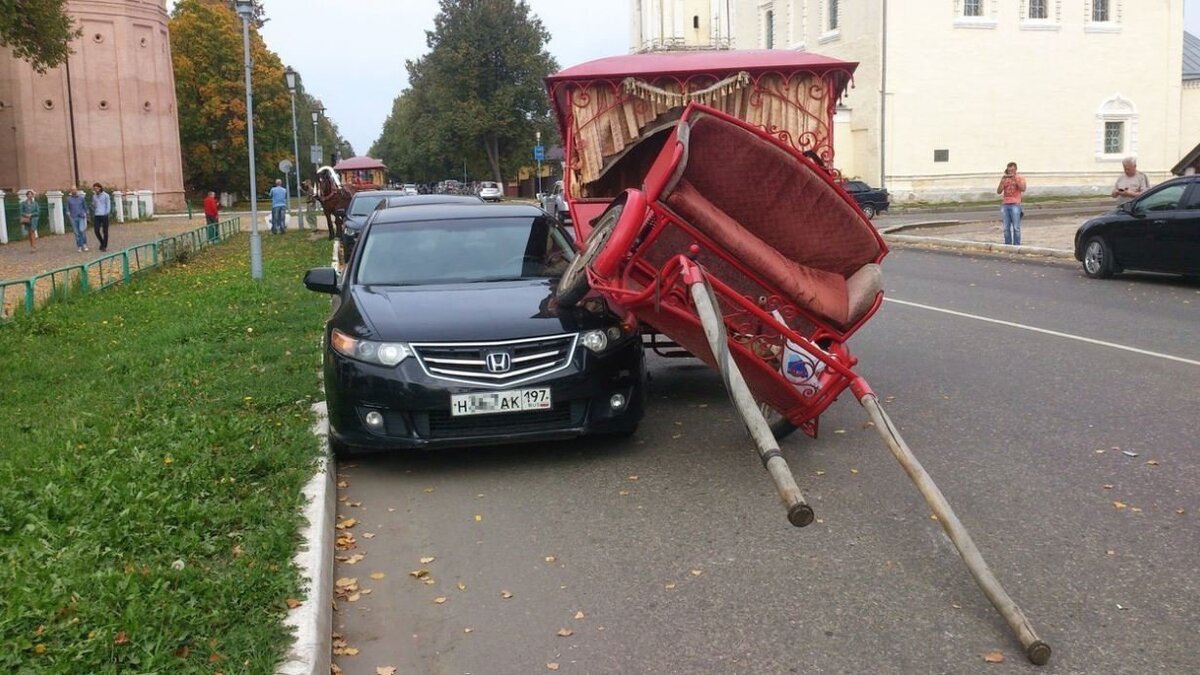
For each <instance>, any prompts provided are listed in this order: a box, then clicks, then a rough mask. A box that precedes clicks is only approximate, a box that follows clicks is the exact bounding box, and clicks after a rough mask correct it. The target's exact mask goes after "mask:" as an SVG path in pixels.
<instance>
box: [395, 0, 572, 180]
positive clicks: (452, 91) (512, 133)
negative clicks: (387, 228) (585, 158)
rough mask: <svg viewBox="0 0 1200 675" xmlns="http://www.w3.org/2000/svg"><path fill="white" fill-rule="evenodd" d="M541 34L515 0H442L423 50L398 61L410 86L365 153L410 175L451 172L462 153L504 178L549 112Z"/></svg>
mask: <svg viewBox="0 0 1200 675" xmlns="http://www.w3.org/2000/svg"><path fill="white" fill-rule="evenodd" d="M549 39H550V35H549V33H547V32H546V30H545V28H544V27H543V26H542V22H541V20H540V19H538V18H537V17H536V16H534V15H531V14H530V11H529V7H528V5H526V4H525V2H523V1H522V0H441V12H440V13H439V14H438V16H437V17H436V18H435V19H434V30H433V31H427V32H426V44H427V45H428V47H429V52H428V53H427V54H426V55H425V56H423V57H421V58H420V59H418V60H416V61H409V62H408V63H407V64H406V65H407V68H408V75H409V85H410V88H409V89H408V90H406V91H405V92H403V93H402V94H401V95H400V96H399V97H398V98H397V99H396V102H395V103H394V105H393V108H392V115H391V116H389V118H388V120H387V122H385V124H384V131H383V134H382V135H381V136H380V139H379V140H378V141H376V144H375V146H374V147H373V148H372V153H375V152H379V158H380V159H382V160H383V161H384V162H385V163H386V164H388V165H389V167H393V162H395V166H394V167H393V168H394V169H399V168H401V167H403V168H405V169H408V170H410V171H413V172H414V173H415V175H422V174H424V173H425V172H427V171H428V172H435V171H436V172H440V173H450V175H457V174H458V172H457V171H455V170H454V169H456V168H458V167H459V166H461V162H463V161H466V162H468V163H470V164H472V165H475V166H480V165H483V166H486V167H487V172H488V173H490V174H491V175H492V177H493V179H494V180H496V181H497V182H503V180H504V178H503V177H504V173H505V172H506V171H508V172H512V171H513V170H515V168H516V167H517V166H519V165H520V164H522V163H528V162H527V159H528V157H529V149H530V148H531V147H532V145H533V137H534V133H533V132H534V130H535V129H538V128H544V127H545V126H546V120H547V119H548V117H549V101H548V100H547V98H546V93H545V90H544V89H543V86H542V80H543V78H545V76H546V75H548V74H550V73H551V72H553V71H555V70H557V69H558V65H557V64H556V63H555V61H554V58H553V57H551V56H550V54H549V52H547V51H546V49H545V45H546V43H547V42H548V41H549ZM417 130H420V132H419V133H417ZM391 153H395V155H391Z"/></svg>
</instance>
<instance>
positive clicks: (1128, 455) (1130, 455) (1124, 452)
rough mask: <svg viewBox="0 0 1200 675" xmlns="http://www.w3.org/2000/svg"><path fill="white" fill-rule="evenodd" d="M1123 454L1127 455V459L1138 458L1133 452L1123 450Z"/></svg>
mask: <svg viewBox="0 0 1200 675" xmlns="http://www.w3.org/2000/svg"><path fill="white" fill-rule="evenodd" d="M1121 454H1122V455H1125V456H1126V457H1137V456H1138V454H1137V453H1136V452H1134V451H1132V450H1122V451H1121Z"/></svg>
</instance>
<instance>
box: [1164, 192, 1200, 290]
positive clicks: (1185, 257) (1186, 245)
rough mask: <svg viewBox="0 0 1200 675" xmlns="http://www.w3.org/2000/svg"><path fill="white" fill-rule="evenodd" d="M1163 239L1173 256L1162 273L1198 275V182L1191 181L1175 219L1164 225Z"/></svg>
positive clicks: (1199, 230) (1199, 251)
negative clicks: (1173, 272) (1168, 267)
mask: <svg viewBox="0 0 1200 675" xmlns="http://www.w3.org/2000/svg"><path fill="white" fill-rule="evenodd" d="M1163 238H1164V239H1165V240H1166V245H1167V248H1168V249H1170V250H1171V251H1172V252H1173V255H1174V257H1173V259H1171V260H1170V261H1169V262H1170V264H1171V269H1170V270H1164V271H1175V272H1181V273H1183V274H1200V180H1195V181H1192V184H1191V186H1190V187H1189V188H1188V191H1187V192H1186V193H1185V194H1184V196H1183V201H1182V202H1181V203H1180V209H1179V212H1178V214H1177V217H1174V218H1171V219H1169V220H1168V222H1167V224H1166V225H1165V232H1164V233H1163Z"/></svg>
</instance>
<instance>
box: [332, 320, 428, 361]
mask: <svg viewBox="0 0 1200 675" xmlns="http://www.w3.org/2000/svg"><path fill="white" fill-rule="evenodd" d="M330 344H331V345H332V346H333V350H334V351H335V352H337V353H339V354H341V355H342V356H347V357H350V358H352V359H357V360H359V361H366V362H367V363H376V364H379V365H381V366H394V365H396V364H398V363H400V362H401V361H403V360H404V359H407V358H408V357H409V356H411V355H412V351H411V350H410V349H409V348H408V345H406V344H404V343H402V342H375V341H374V340H360V339H358V338H355V337H351V336H349V335H347V334H345V333H343V332H342V331H340V330H338V329H336V328H335V329H333V332H332V335H331V337H330Z"/></svg>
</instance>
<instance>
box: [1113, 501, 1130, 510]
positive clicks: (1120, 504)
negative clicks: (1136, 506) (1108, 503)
mask: <svg viewBox="0 0 1200 675" xmlns="http://www.w3.org/2000/svg"><path fill="white" fill-rule="evenodd" d="M1127 506H1129V505H1128V504H1126V503H1125V502H1116V501H1114V502H1113V508H1114V509H1116V510H1118V511H1120V510H1121V509H1124V508H1125V507H1127Z"/></svg>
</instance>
